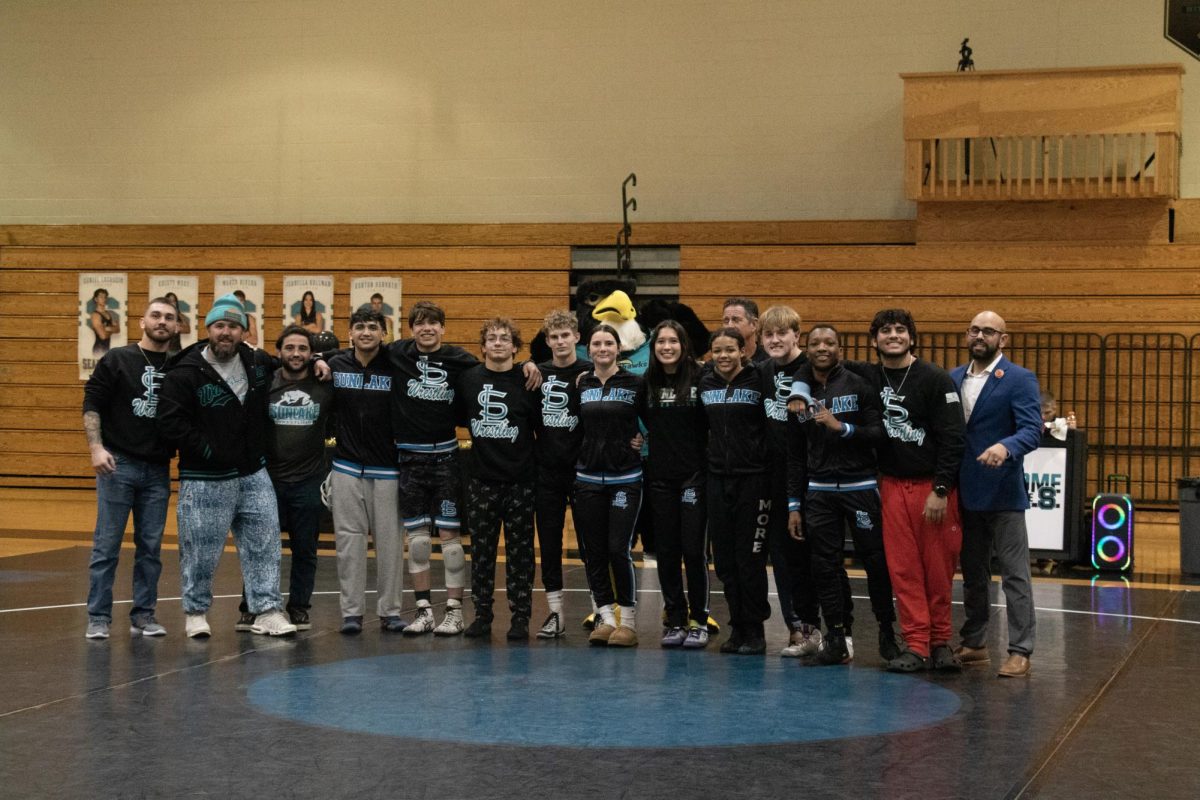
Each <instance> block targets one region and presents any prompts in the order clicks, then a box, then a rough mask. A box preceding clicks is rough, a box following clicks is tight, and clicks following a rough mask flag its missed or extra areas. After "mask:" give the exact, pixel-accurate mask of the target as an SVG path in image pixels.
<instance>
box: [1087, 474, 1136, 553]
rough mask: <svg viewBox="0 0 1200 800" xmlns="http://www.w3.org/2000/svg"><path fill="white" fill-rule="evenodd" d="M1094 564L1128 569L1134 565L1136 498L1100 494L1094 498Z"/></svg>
mask: <svg viewBox="0 0 1200 800" xmlns="http://www.w3.org/2000/svg"><path fill="white" fill-rule="evenodd" d="M1092 566H1093V567H1095V568H1096V569H1098V570H1115V571H1118V572H1127V571H1128V570H1130V569H1132V568H1133V499H1132V498H1131V497H1130V496H1129V495H1127V494H1112V493H1104V494H1098V495H1096V497H1095V498H1094V499H1093V500H1092Z"/></svg>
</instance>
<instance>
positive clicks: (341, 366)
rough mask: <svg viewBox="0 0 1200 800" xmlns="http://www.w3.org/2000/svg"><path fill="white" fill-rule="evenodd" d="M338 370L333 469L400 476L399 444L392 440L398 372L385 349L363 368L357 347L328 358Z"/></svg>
mask: <svg viewBox="0 0 1200 800" xmlns="http://www.w3.org/2000/svg"><path fill="white" fill-rule="evenodd" d="M328 363H329V370H330V372H332V373H333V381H332V383H333V404H334V407H335V408H336V409H337V413H336V414H335V415H334V418H333V423H334V425H333V430H334V435H335V436H337V447H336V448H335V449H334V451H333V455H334V461H333V468H334V469H336V470H337V471H338V472H344V473H346V474H347V475H354V476H356V477H365V478H382V479H387V478H395V477H396V474H397V468H396V447H395V444H394V440H393V438H392V430H391V423H392V392H393V389H392V386H393V384H394V383H395V381H396V372H395V369H394V368H393V366H392V362H391V361H390V360H389V359H388V358H387V356H386V355H385V354H384V353H383V351H382V350H380V351H379V352H377V353H376V354H375V357H374V358H373V359H371V361H370V362H369V363H368V364H367V365H366V366H363V365H362V364H360V363H358V359H357V358H355V357H354V351H353V350H341V351H338V352H337V353H335V354H334V355H333V356H331V357H330V358H329V361H328Z"/></svg>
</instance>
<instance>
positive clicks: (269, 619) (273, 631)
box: [250, 608, 296, 636]
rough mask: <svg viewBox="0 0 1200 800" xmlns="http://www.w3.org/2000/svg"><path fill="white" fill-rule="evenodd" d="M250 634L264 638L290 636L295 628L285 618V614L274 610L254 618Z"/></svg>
mask: <svg viewBox="0 0 1200 800" xmlns="http://www.w3.org/2000/svg"><path fill="white" fill-rule="evenodd" d="M250 632H251V633H258V634H263V635H266V636H291V635H292V634H293V633H295V632H296V626H295V625H293V624H292V621H291V620H289V619H288V618H287V614H284V613H283V612H282V611H280V610H279V609H277V608H276V609H274V610H273V611H268V612H266V613H264V614H259V615H258V616H257V617H255V618H254V625H252V626H251V627H250Z"/></svg>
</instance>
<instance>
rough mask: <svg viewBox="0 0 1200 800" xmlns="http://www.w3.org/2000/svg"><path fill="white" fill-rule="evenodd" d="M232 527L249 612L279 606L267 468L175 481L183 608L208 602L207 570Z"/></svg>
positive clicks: (275, 513)
mask: <svg viewBox="0 0 1200 800" xmlns="http://www.w3.org/2000/svg"><path fill="white" fill-rule="evenodd" d="M230 531H233V541H234V544H236V545H237V551H238V559H239V560H240V561H241V564H242V583H243V585H244V586H245V589H246V605H247V606H248V607H249V609H250V613H251V614H262V613H265V612H267V611H271V610H274V609H282V608H283V596H282V595H281V594H280V592H279V558H280V549H281V548H280V537H279V510H278V508H277V506H276V503H275V491H274V489H272V487H271V478H270V477H269V476H268V475H267V470H266V469H265V468H264V469H260V470H259V471H258V472H255V473H254V474H253V475H246V476H244V477H241V478H232V479H230V480H224V481H197V480H185V481H182V482H180V484H179V571H180V574H181V576H182V582H183V587H182V595H183V610H184V612H185V613H187V614H202V613H204V612H206V611H208V609H209V606H211V605H212V582H213V575H214V573H216V571H217V564H218V563H219V562H220V560H221V551H222V550H223V549H224V548H225V537H226V536H227V535H228V534H229V532H230Z"/></svg>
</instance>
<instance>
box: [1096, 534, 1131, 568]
mask: <svg viewBox="0 0 1200 800" xmlns="http://www.w3.org/2000/svg"><path fill="white" fill-rule="evenodd" d="M1109 542H1116V544H1117V554H1116V555H1115V556H1112V557H1109V556H1108V555H1106V554H1105V552H1104V546H1105V545H1106V544H1108V543H1109ZM1096 555H1098V556H1100V560H1101V561H1107V562H1108V563H1110V564H1112V563H1113V562H1115V561H1120V560H1121V559H1122V558H1124V557H1125V543H1124V542H1122V541H1121V540H1120V539H1118V538H1117V537H1116V536H1105V537H1104V538H1103V539H1101V540H1100V541H1098V542H1096Z"/></svg>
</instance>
